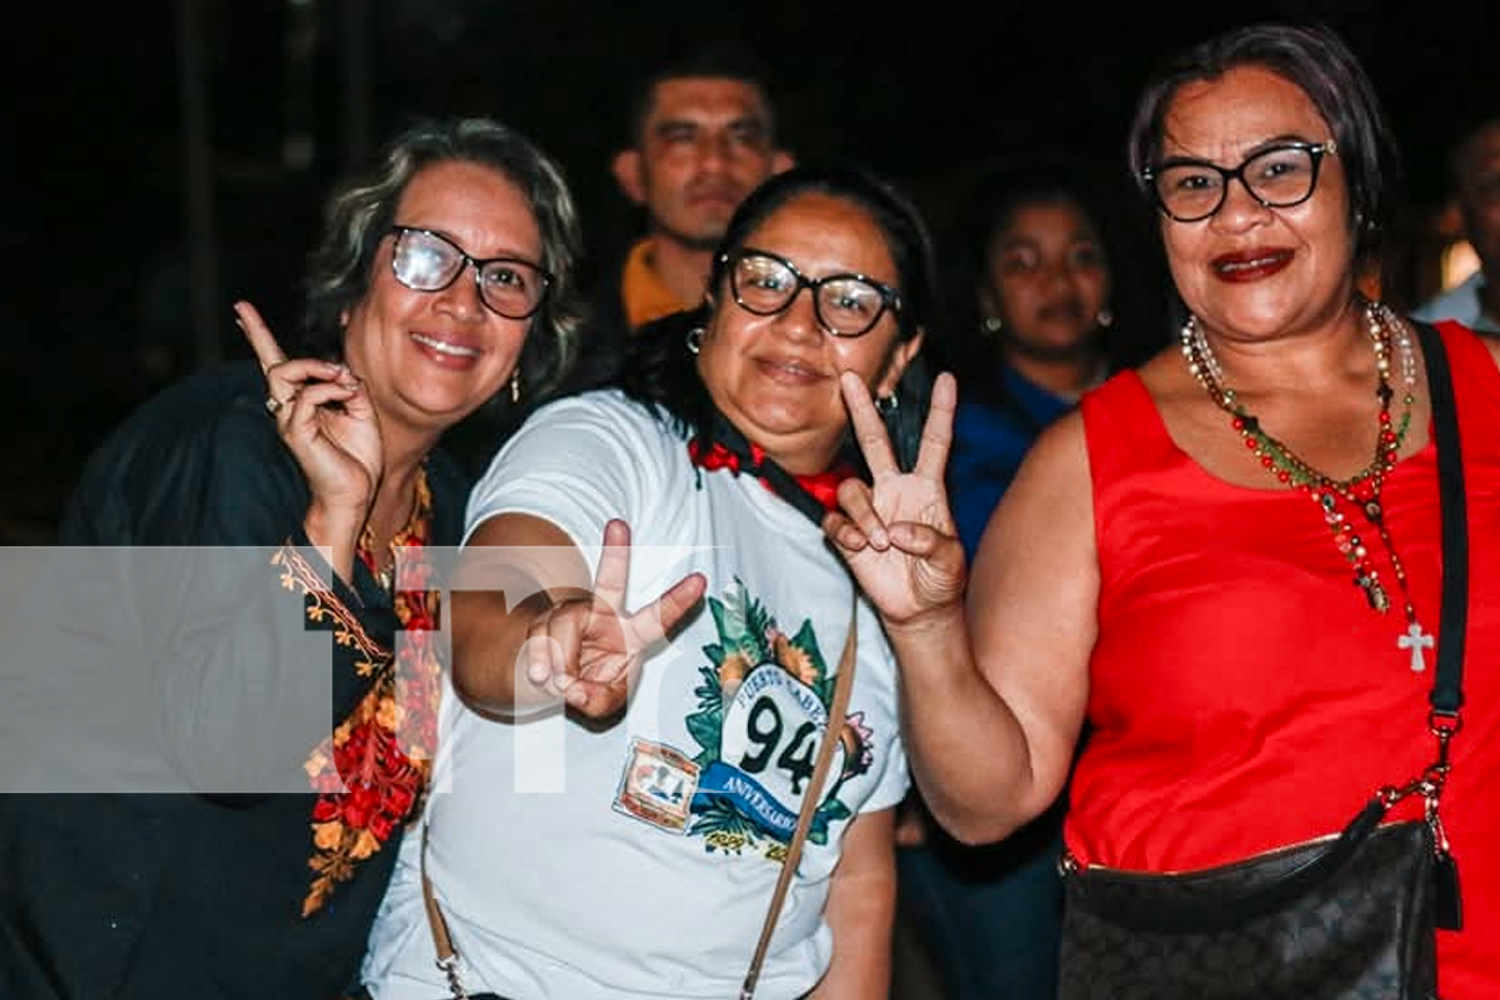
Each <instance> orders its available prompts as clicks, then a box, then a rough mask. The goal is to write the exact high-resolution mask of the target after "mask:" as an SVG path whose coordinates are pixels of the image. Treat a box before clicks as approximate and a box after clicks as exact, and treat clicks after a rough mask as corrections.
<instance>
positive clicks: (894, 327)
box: [365, 167, 933, 1000]
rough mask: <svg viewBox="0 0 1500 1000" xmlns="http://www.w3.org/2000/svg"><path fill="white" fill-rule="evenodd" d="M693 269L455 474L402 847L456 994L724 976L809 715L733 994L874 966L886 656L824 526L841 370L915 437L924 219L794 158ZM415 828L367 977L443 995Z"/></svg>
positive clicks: (710, 989) (886, 830) (896, 743)
mask: <svg viewBox="0 0 1500 1000" xmlns="http://www.w3.org/2000/svg"><path fill="white" fill-rule="evenodd" d="M708 287H709V292H708V295H707V296H706V299H705V303H704V305H703V306H702V307H701V308H700V309H697V310H694V311H692V312H690V313H684V314H680V315H678V316H676V317H670V318H668V319H667V320H664V321H661V322H660V323H658V324H656V325H654V326H652V327H648V328H647V329H645V330H643V331H642V332H641V333H640V334H639V336H638V338H637V344H636V348H635V351H634V354H633V356H632V357H631V358H630V359H629V361H628V363H627V371H626V374H625V376H624V378H623V381H622V387H621V388H619V389H608V390H603V391H599V392H593V393H588V394H585V395H583V396H579V397H576V398H572V399H567V400H562V401H559V402H556V403H554V404H552V405H550V406H548V407H546V408H544V409H543V410H541V411H539V412H538V413H537V414H536V415H535V416H533V417H532V419H531V420H530V421H528V422H527V424H526V425H525V426H524V427H523V428H522V429H521V430H520V431H519V432H518V433H517V434H516V435H515V436H514V437H513V438H512V439H511V440H510V441H509V442H508V443H507V444H506V446H505V448H504V449H503V450H502V451H501V452H500V454H499V455H498V456H497V457H496V459H495V462H494V464H493V465H492V466H491V468H490V470H489V472H488V474H487V475H486V476H485V477H484V479H483V480H482V481H481V482H480V484H479V486H478V487H477V488H476V490H475V492H474V494H473V496H472V498H471V500H470V504H469V511H468V518H467V522H468V529H467V537H466V541H465V546H464V549H463V552H462V555H461V558H460V567H459V569H458V572H457V579H458V581H459V582H458V583H457V584H456V585H455V588H454V589H455V593H454V595H453V599H452V602H451V607H452V638H453V660H454V668H453V684H454V687H455V688H456V690H457V693H458V695H459V697H457V698H450V699H448V701H447V704H446V707H445V710H444V715H443V720H442V723H441V726H442V728H441V739H442V743H441V747H442V749H441V750H440V753H439V758H438V762H437V767H436V774H435V778H434V788H435V790H434V793H433V796H432V799H431V801H430V803H429V806H428V809H427V813H426V817H427V823H428V835H427V844H428V846H427V854H426V859H425V863H426V869H427V873H428V875H429V876H430V879H431V884H432V887H433V895H434V898H435V900H436V902H437V906H438V907H439V909H440V911H441V913H442V916H443V918H444V919H445V921H446V924H447V927H448V930H449V932H450V933H451V936H452V941H453V944H454V945H455V947H456V950H457V952H458V953H459V954H460V955H461V956H462V958H461V961H460V963H459V965H458V969H457V972H458V975H459V978H460V979H461V980H462V982H463V984H464V986H465V988H467V990H468V991H469V992H470V993H471V994H493V995H497V996H501V997H506V998H512V1000H545V998H565V1000H594V998H600V1000H602V998H616V997H632V998H669V997H670V998H674V1000H675V998H682V997H702V998H714V1000H723V998H725V997H732V996H735V995H738V993H739V990H740V985H741V981H742V978H743V976H744V974H745V970H746V967H747V964H748V963H749V961H750V959H751V955H752V952H753V951H754V950H755V946H756V941H757V938H758V935H759V933H760V930H761V926H762V921H763V920H764V918H765V915H766V911H767V908H768V905H769V903H770V899H771V895H772V890H773V887H774V885H775V883H776V880H777V876H778V874H779V870H780V866H781V861H782V859H783V858H784V857H785V855H786V850H787V844H788V842H789V839H790V835H791V830H792V827H793V825H794V824H795V821H796V818H797V814H798V811H799V808H800V807H801V805H802V801H803V798H804V796H805V795H806V794H807V793H808V787H809V785H810V784H811V782H810V780H809V778H810V775H811V771H812V766H813V761H814V760H815V758H816V754H817V749H818V747H819V746H820V745H821V744H822V743H823V741H824V740H825V738H832V739H837V740H838V741H839V743H838V747H837V749H836V751H835V753H834V756H833V764H832V767H831V768H830V771H829V775H828V779H827V780H826V781H825V782H824V784H823V786H822V794H821V796H820V800H819V801H818V802H817V803H816V805H815V810H816V811H815V812H814V813H813V819H812V825H811V833H810V835H809V837H808V841H807V846H806V849H805V852H804V854H803V857H802V861H801V864H800V865H799V866H798V869H797V873H796V876H795V877H794V878H793V879H792V882H791V888H790V891H789V893H788V896H787V899H786V903H785V905H784V907H783V909H782V911H781V916H780V920H779V923H778V924H777V929H776V933H775V936H774V937H773V938H772V941H771V944H770V947H769V950H768V953H767V956H766V959H765V964H764V967H763V970H762V972H761V974H760V981H759V991H758V992H757V994H756V995H757V996H758V997H760V998H763V1000H775V998H791V997H800V996H803V995H805V994H808V993H809V992H811V993H812V995H814V996H821V995H829V996H832V995H835V994H836V995H837V996H840V997H867V998H870V1000H876V998H880V1000H884V998H885V997H886V996H887V994H888V990H889V968H890V956H889V948H890V938H891V922H892V916H893V913H894V904H895V872H894V861H893V847H892V814H893V807H894V806H895V805H896V804H897V803H898V802H899V801H900V800H901V798H902V795H903V793H904V792H905V790H906V787H907V783H908V777H907V767H906V759H905V755H904V753H903V750H902V747H901V742H900V738H899V732H898V716H897V675H896V671H895V667H894V661H893V658H892V656H891V653H890V649H889V647H888V645H887V643H886V640H885V638H884V636H883V634H882V632H881V630H880V627H879V624H878V621H877V619H876V617H875V616H874V615H873V614H872V612H871V611H870V609H869V607H868V606H867V605H866V604H865V603H864V601H863V599H862V598H858V596H857V594H856V591H855V589H854V585H853V582H852V580H851V578H850V576H849V573H848V571H847V569H846V568H845V566H844V565H843V563H842V562H841V561H840V559H839V558H838V556H836V555H835V554H834V553H833V551H832V550H831V548H830V547H829V546H828V545H827V544H826V542H825V539H824V536H823V534H822V531H821V529H820V522H821V520H822V518H823V516H824V515H825V513H826V509H827V508H829V507H830V506H831V505H833V504H835V503H836V501H835V499H834V492H835V490H836V488H837V485H838V483H839V482H840V481H841V480H842V479H843V478H845V477H848V476H854V475H859V474H860V473H861V472H862V467H861V466H859V465H858V464H857V463H858V458H857V455H858V451H857V448H855V447H854V445H853V442H852V441H851V440H850V436H849V420H848V414H847V411H846V409H845V405H844V402H843V399H842V397H841V395H840V390H839V377H840V375H841V373H843V372H853V373H855V374H856V375H857V376H858V377H859V378H860V380H861V381H862V382H863V383H864V384H865V385H866V386H867V387H868V388H869V391H870V392H871V394H872V395H873V396H874V397H875V398H877V399H879V400H883V401H884V404H883V407H882V408H883V410H885V411H886V412H887V414H888V416H889V423H890V426H891V430H892V433H893V435H894V437H895V438H896V439H897V440H898V441H904V442H905V443H906V444H907V445H908V446H909V449H910V450H914V449H915V445H916V437H917V434H916V433H913V430H912V429H913V428H919V426H920V422H921V416H922V412H923V410H924V408H925V391H924V390H923V386H922V379H921V377H920V376H919V374H918V372H917V370H916V369H915V368H913V367H911V362H912V360H913V359H914V358H915V356H916V354H917V350H918V348H919V346H920V344H921V341H922V329H923V324H924V322H925V320H926V318H927V315H928V313H929V311H930V308H931V299H932V289H933V281H932V277H931V251H930V244H929V241H928V239H927V235H926V230H925V227H924V225H923V223H922V220H921V218H920V216H919V215H918V213H917V212H916V210H915V209H914V208H912V207H911V205H910V204H909V203H908V202H907V201H905V200H904V199H903V198H901V197H900V196H899V195H897V194H896V193H894V192H893V191H892V190H891V189H890V188H889V187H887V186H886V185H884V184H882V183H881V182H879V181H877V180H875V179H873V178H871V177H869V176H867V175H865V174H863V173H859V172H853V171H843V170H835V171H828V170H817V169H811V168H805V167H799V168H796V169H794V170H791V171H789V172H787V173H784V174H781V175H779V176H777V177H775V178H773V179H771V180H770V181H768V182H766V183H765V184H764V185H763V186H762V187H761V188H760V189H759V190H757V191H756V192H755V193H754V194H753V195H751V196H750V197H749V198H748V199H747V200H746V201H745V202H744V203H743V204H742V205H741V206H740V208H739V210H738V211H737V212H736V214H735V217H734V219H733V220H732V222H731V223H730V226H729V230H728V232H727V234H726V236H725V238H724V242H723V244H722V246H721V248H720V252H719V253H717V254H716V255H715V258H714V265H713V271H712V274H711V275H710V282H709V286H708ZM804 291H806V292H807V293H808V294H805V295H804V294H802V293H803V292H804ZM851 621H852V622H854V624H855V632H856V636H857V647H856V648H857V658H856V665H857V666H856V670H855V675H854V676H855V678H856V679H855V681H854V684H853V688H852V694H851V697H850V701H849V705H848V708H847V710H846V712H845V713H844V717H843V718H841V719H831V718H830V714H831V713H830V708H831V704H832V695H833V691H834V684H835V680H836V676H837V670H836V666H837V664H838V662H839V658H840V651H841V650H842V649H843V648H844V645H845V639H846V636H847V635H848V633H849V628H850V624H851ZM410 841H411V844H412V847H411V848H410V849H408V850H407V851H406V853H405V856H404V860H403V864H402V866H401V868H400V870H399V871H398V873H397V876H396V879H395V881H394V882H393V884H392V887H391V890H390V892H389V894H388V896H387V898H386V902H385V905H384V907H383V909H382V913H381V918H380V921H379V923H378V924H377V927H376V930H375V933H374V935H373V936H372V939H371V951H370V955H369V956H368V958H367V960H366V964H365V981H366V985H367V988H368V989H369V991H370V993H371V994H372V995H373V996H374V997H376V998H377V1000H406V998H414V1000H438V998H440V997H443V996H446V995H448V993H449V984H448V983H447V982H446V980H445V977H444V975H443V973H442V971H441V970H439V969H438V968H437V967H436V966H435V964H434V960H435V958H436V954H437V953H436V951H435V945H434V940H433V936H432V933H431V929H430V927H429V921H428V917H427V915H426V913H425V911H424V906H423V892H422V884H421V881H422V880H421V864H422V857H421V851H420V842H421V838H418V837H413V838H410Z"/></svg>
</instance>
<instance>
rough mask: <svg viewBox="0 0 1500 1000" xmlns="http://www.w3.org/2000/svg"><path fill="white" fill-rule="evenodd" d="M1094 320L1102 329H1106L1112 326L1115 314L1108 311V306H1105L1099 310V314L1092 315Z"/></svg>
mask: <svg viewBox="0 0 1500 1000" xmlns="http://www.w3.org/2000/svg"><path fill="white" fill-rule="evenodd" d="M1094 322H1095V323H1098V324H1099V326H1100V327H1101V328H1102V329H1105V330H1107V329H1109V328H1110V327H1111V326H1114V324H1115V314H1114V313H1112V312H1110V311H1109V307H1108V306H1106V307H1105V308H1103V309H1100V310H1099V315H1098V316H1096V317H1094Z"/></svg>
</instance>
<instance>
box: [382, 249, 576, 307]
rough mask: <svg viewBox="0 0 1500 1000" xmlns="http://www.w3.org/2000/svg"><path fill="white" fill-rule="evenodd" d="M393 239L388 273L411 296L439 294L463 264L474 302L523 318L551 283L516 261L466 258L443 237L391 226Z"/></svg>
mask: <svg viewBox="0 0 1500 1000" xmlns="http://www.w3.org/2000/svg"><path fill="white" fill-rule="evenodd" d="M391 233H392V234H393V235H394V236H395V237H396V247H395V252H394V253H392V254H391V271H392V272H393V273H394V274H395V275H396V280H397V281H399V282H401V284H403V285H405V286H406V287H407V288H410V289H412V290H413V291H417V292H440V291H442V290H443V289H445V288H447V287H448V286H449V285H451V284H453V282H455V281H457V280H458V276H459V275H460V274H462V273H463V271H464V269H465V268H466V267H469V266H473V268H474V287H475V289H476V290H477V291H478V292H479V301H481V302H483V303H484V304H485V306H486V307H487V308H488V309H489V310H490V311H491V312H494V313H498V314H499V315H501V316H504V317H505V318H506V319H526V318H528V317H530V316H531V315H532V314H534V313H535V312H536V311H537V310H538V309H540V308H541V305H542V302H543V301H544V300H545V299H546V297H547V289H548V288H550V287H551V285H552V281H553V278H552V275H551V274H549V273H548V272H546V271H544V270H542V268H541V267H539V266H537V265H536V264H533V263H532V262H531V261H529V260H522V259H521V258H519V257H488V258H485V259H483V260H481V259H479V258H476V257H470V256H469V255H468V254H467V253H465V252H464V251H463V249H462V248H460V247H459V245H458V244H457V243H454V242H453V241H452V240H450V239H449V238H448V237H446V236H444V235H442V234H441V233H434V232H432V231H431V230H430V229H417V228H415V227H412V226H392V227H391Z"/></svg>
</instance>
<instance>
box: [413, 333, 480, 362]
mask: <svg viewBox="0 0 1500 1000" xmlns="http://www.w3.org/2000/svg"><path fill="white" fill-rule="evenodd" d="M411 339H412V340H415V341H416V342H417V343H419V344H422V345H424V346H426V347H430V348H432V349H433V350H434V351H437V352H438V353H439V354H451V355H453V356H454V357H459V358H477V357H479V352H478V351H476V350H475V349H474V348H472V347H460V346H458V345H457V344H450V343H448V342H447V341H445V340H438V339H436V338H434V337H429V336H427V335H426V334H421V333H414V334H412V335H411Z"/></svg>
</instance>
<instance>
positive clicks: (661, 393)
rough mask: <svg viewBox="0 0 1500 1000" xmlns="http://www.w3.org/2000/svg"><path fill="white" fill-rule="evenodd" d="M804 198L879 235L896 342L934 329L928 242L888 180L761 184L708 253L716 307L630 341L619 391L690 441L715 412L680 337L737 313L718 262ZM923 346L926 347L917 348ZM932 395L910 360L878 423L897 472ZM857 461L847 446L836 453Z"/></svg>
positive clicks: (791, 175)
mask: <svg viewBox="0 0 1500 1000" xmlns="http://www.w3.org/2000/svg"><path fill="white" fill-rule="evenodd" d="M808 194H822V195H826V196H828V197H830V198H837V199H839V200H841V201H846V202H849V203H851V204H853V205H854V206H856V207H858V208H859V209H860V210H861V211H863V212H865V213H867V214H868V215H869V216H870V218H871V220H872V221H873V222H874V223H875V225H876V226H877V227H878V228H879V229H880V231H881V233H882V234H883V235H884V236H885V244H886V249H887V251H888V252H889V253H890V255H891V260H892V262H893V263H894V264H895V266H896V283H897V286H898V287H899V289H900V292H901V308H900V310H899V312H897V314H896V328H897V336H898V337H899V338H900V339H901V340H910V339H911V338H912V337H915V336H916V335H917V334H918V333H920V332H923V331H925V332H926V334H927V336H928V337H931V336H932V335H933V332H934V330H935V329H936V328H937V326H938V324H937V323H936V322H935V320H936V316H935V313H936V310H937V306H938V289H937V279H936V272H935V270H934V266H933V254H932V240H931V237H930V236H929V235H928V232H927V224H926V222H925V221H924V220H923V218H922V215H921V212H919V211H918V210H917V208H916V206H915V205H914V204H912V203H911V202H910V201H909V200H908V199H907V198H906V197H905V196H904V195H902V194H900V193H899V192H898V191H897V190H896V189H895V188H894V187H893V186H891V185H890V184H889V183H888V182H886V181H884V180H882V179H880V178H878V177H876V176H875V175H874V174H871V173H869V172H867V171H864V170H860V169H855V168H848V167H818V166H810V165H804V166H797V167H793V168H791V169H790V170H787V171H784V172H782V173H780V174H777V175H775V176H774V177H771V178H769V179H768V180H766V181H765V182H764V183H762V184H761V185H760V186H759V187H757V188H756V189H755V190H754V191H753V192H751V193H750V195H749V196H748V197H747V198H746V199H745V200H744V201H743V202H741V203H740V206H739V208H737V209H736V210H735V213H734V216H733V217H732V218H731V219H730V220H729V226H728V229H727V230H726V231H725V233H724V238H723V239H722V240H721V241H720V243H719V247H718V250H717V251H716V252H715V254H714V264H713V268H712V270H711V271H710V273H709V281H708V288H709V290H710V291H711V292H712V293H713V294H712V300H713V303H714V305H713V306H709V305H707V304H705V305H702V306H699V307H698V308H696V309H692V310H687V311H685V312H680V313H674V314H673V315H671V316H668V317H666V318H665V319H662V320H658V321H657V322H655V323H652V324H648V325H647V326H645V327H643V328H641V329H640V330H639V331H637V332H636V334H635V335H634V336H633V337H632V338H631V342H630V351H629V353H628V354H627V356H626V359H625V368H624V372H623V374H622V377H621V384H622V386H623V388H624V389H625V392H626V394H627V395H629V396H630V397H631V398H632V399H635V400H637V401H638V402H641V403H643V404H645V405H646V406H647V407H649V408H650V409H651V410H652V411H653V412H655V413H656V414H657V415H658V416H661V417H664V418H666V419H667V420H668V421H669V422H670V423H671V424H672V425H673V426H674V427H675V428H676V429H677V430H678V431H679V432H680V433H682V434H684V435H685V436H688V437H699V436H703V435H706V434H707V433H708V432H709V430H710V428H711V426H712V419H713V414H714V409H713V402H712V401H711V400H710V398H709V395H708V391H707V389H706V388H704V386H703V382H702V380H701V379H700V378H699V376H698V371H697V368H696V366H695V364H694V360H693V356H692V355H691V354H690V353H689V351H688V350H687V347H686V346H685V339H686V337H687V335H688V332H689V331H690V330H692V329H693V328H694V327H701V326H707V325H708V321H709V318H710V316H711V312H712V309H737V308H739V307H738V306H737V305H735V302H734V298H733V296H731V295H730V294H729V291H728V288H727V282H728V280H729V279H728V276H727V274H726V273H725V264H724V261H725V260H726V258H728V257H730V256H733V255H734V253H735V252H737V251H738V250H740V249H741V248H742V247H743V246H744V245H745V241H746V239H747V238H748V237H749V236H750V234H751V233H752V232H754V231H755V230H756V229H757V228H758V227H759V226H760V225H761V224H762V223H764V222H765V221H766V219H767V218H769V217H770V216H771V215H772V214H774V213H775V212H776V211H778V210H779V209H781V208H782V207H783V206H784V205H786V204H787V203H788V202H790V201H792V200H794V199H796V198H799V197H801V196H803V195H808ZM924 343H925V341H924ZM930 392H931V384H930V378H929V376H928V373H927V371H926V369H925V366H923V365H922V364H921V363H920V357H918V358H917V359H913V362H912V363H911V364H909V365H908V366H907V368H906V370H905V371H904V372H903V373H902V376H901V381H900V382H899V383H898V384H897V387H896V392H895V403H896V406H895V408H894V410H893V411H892V412H890V413H888V414H887V416H886V424H887V427H888V428H889V430H890V432H891V439H892V443H893V444H894V445H895V448H896V454H897V457H898V459H899V460H900V461H901V463H902V464H903V466H909V465H910V464H911V463H912V462H913V461H915V458H916V451H917V446H918V443H919V440H920V437H921V431H922V423H923V420H924V419H925V417H926V412H927V402H928V398H929V396H930ZM844 457H846V458H847V459H849V460H850V461H853V462H855V463H856V464H858V455H857V449H854V448H853V447H852V446H851V447H850V449H849V452H848V453H847V454H846V455H845V456H844Z"/></svg>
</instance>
